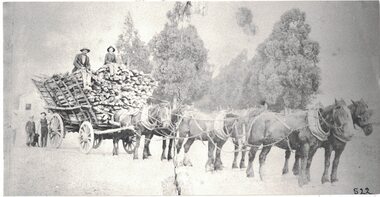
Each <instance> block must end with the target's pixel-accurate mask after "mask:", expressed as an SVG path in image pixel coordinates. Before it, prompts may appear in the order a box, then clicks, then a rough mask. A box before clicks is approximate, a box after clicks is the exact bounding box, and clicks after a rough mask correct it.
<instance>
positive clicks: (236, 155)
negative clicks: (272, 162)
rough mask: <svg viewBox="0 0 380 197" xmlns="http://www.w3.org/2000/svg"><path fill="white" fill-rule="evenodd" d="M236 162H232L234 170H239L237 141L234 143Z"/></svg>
mask: <svg viewBox="0 0 380 197" xmlns="http://www.w3.org/2000/svg"><path fill="white" fill-rule="evenodd" d="M234 147H235V152H234V161H233V162H232V168H238V165H237V163H236V160H237V157H238V156H239V143H238V142H237V141H234Z"/></svg>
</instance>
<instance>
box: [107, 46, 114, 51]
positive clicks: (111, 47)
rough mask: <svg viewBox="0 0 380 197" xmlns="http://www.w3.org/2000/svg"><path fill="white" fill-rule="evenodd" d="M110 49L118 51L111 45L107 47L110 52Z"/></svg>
mask: <svg viewBox="0 0 380 197" xmlns="http://www.w3.org/2000/svg"><path fill="white" fill-rule="evenodd" d="M110 49H113V52H115V51H116V49H115V48H113V46H109V47H108V48H107V52H108V51H109V50H110Z"/></svg>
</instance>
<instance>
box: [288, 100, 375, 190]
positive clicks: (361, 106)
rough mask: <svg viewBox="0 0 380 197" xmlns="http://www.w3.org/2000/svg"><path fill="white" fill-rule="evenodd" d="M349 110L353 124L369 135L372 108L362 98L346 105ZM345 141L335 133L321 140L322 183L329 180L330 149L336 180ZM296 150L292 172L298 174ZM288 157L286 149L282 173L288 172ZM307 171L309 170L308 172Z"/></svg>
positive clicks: (333, 180)
mask: <svg viewBox="0 0 380 197" xmlns="http://www.w3.org/2000/svg"><path fill="white" fill-rule="evenodd" d="M348 108H349V109H350V112H351V116H352V120H353V123H354V124H355V125H358V126H359V127H360V128H361V129H362V130H363V132H364V134H365V135H366V136H368V135H370V134H371V133H372V130H373V127H372V124H371V123H369V120H370V118H371V116H372V113H373V112H372V110H369V109H368V105H367V104H366V103H365V102H364V100H363V99H361V100H360V101H352V104H351V105H349V106H348ZM346 143H347V141H346V140H344V139H342V138H340V139H338V138H337V137H336V135H330V136H329V138H328V140H327V141H325V142H323V144H322V147H323V148H324V149H325V169H324V172H323V176H322V179H321V182H322V183H326V182H329V181H330V179H329V176H328V171H329V167H330V157H331V153H332V151H335V157H334V161H333V168H332V171H331V176H330V177H331V182H332V183H334V182H337V181H338V178H337V170H338V164H339V159H340V156H341V155H342V153H343V151H344V148H345V145H346ZM294 149H295V150H296V156H295V161H294V165H293V174H294V175H298V174H299V158H300V157H299V151H298V150H297V148H294ZM289 157H290V150H289V149H288V150H286V153H285V164H284V168H283V174H286V173H287V172H288V170H287V168H288V166H287V162H288V161H287V160H288V159H289ZM307 171H310V166H308V168H307ZM308 173H309V172H308ZM308 179H309V180H310V177H308Z"/></svg>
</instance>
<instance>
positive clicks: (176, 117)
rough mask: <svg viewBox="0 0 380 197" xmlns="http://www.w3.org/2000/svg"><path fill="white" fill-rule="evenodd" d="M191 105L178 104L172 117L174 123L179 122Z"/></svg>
mask: <svg viewBox="0 0 380 197" xmlns="http://www.w3.org/2000/svg"><path fill="white" fill-rule="evenodd" d="M189 109H190V106H189V105H177V108H175V109H173V111H172V115H171V119H172V123H173V124H174V123H177V122H178V121H180V120H181V118H182V117H183V116H184V114H185V112H186V110H189Z"/></svg>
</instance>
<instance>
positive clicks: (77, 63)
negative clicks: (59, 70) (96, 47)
mask: <svg viewBox="0 0 380 197" xmlns="http://www.w3.org/2000/svg"><path fill="white" fill-rule="evenodd" d="M80 52H81V53H79V54H78V55H76V56H75V59H74V63H73V64H74V69H73V71H72V72H75V71H77V70H80V71H81V72H82V75H83V86H84V89H85V90H86V89H90V90H91V74H90V71H91V65H90V58H89V57H88V56H87V53H89V52H90V49H87V48H83V49H81V50H80Z"/></svg>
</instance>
